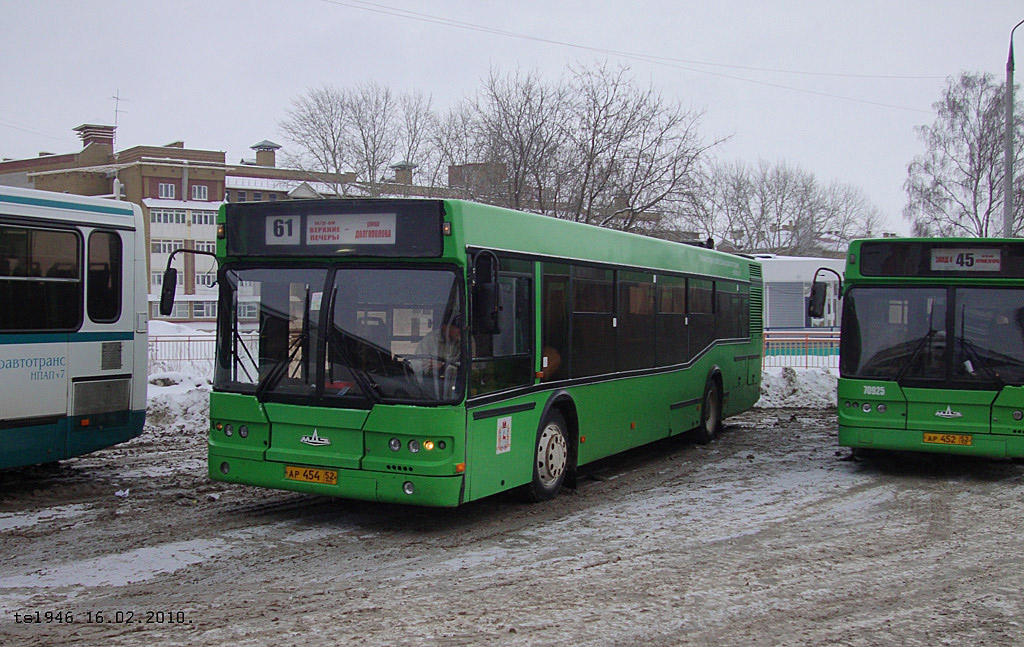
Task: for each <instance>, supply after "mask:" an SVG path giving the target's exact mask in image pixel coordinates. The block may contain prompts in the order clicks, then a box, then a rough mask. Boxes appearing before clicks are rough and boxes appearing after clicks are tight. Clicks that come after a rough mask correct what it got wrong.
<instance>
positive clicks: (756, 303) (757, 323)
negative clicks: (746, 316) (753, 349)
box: [750, 263, 764, 333]
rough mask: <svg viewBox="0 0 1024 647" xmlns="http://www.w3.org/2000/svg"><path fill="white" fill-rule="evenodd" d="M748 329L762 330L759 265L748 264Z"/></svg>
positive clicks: (761, 295)
mask: <svg viewBox="0 0 1024 647" xmlns="http://www.w3.org/2000/svg"><path fill="white" fill-rule="evenodd" d="M750 278H751V284H750V331H751V333H753V332H754V331H757V332H762V331H763V330H764V284H763V283H761V266H760V265H755V264H753V263H751V264H750Z"/></svg>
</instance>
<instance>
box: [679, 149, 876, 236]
mask: <svg viewBox="0 0 1024 647" xmlns="http://www.w3.org/2000/svg"><path fill="white" fill-rule="evenodd" d="M701 191H702V192H703V196H702V197H703V199H702V200H701V201H699V203H700V206H698V207H697V208H695V209H691V211H689V212H688V213H687V214H686V215H685V216H684V217H683V218H682V220H683V222H684V223H686V224H687V225H688V226H690V227H694V229H695V230H696V231H701V232H704V233H707V234H708V235H710V236H711V237H713V238H716V239H725V240H727V241H729V242H730V243H731V244H732V245H735V246H736V247H738V248H740V249H745V250H749V251H761V252H771V253H777V254H790V255H797V256H806V255H817V254H820V253H823V252H825V251H838V250H840V249H843V248H844V247H845V246H846V245H847V244H848V243H849V241H850V240H851V239H852V238H855V237H858V236H864V235H866V234H868V233H870V232H871V231H872V230H877V228H878V227H879V226H880V224H881V212H880V211H879V210H878V208H877V207H875V206H874V205H872V204H871V203H870V201H869V200H868V199H867V197H866V196H865V195H864V192H863V191H861V190H860V189H857V188H855V187H852V186H849V185H846V184H842V183H839V182H833V183H831V184H829V185H827V186H823V185H821V184H820V183H819V182H818V181H817V179H816V178H815V177H814V175H813V174H811V173H808V172H806V171H803V170H801V169H799V168H795V167H792V166H790V165H788V164H785V163H777V164H769V163H767V162H765V161H763V160H762V161H759V162H758V164H757V166H756V167H750V166H747V165H746V164H744V163H742V162H733V163H727V164H717V165H714V166H712V167H711V168H710V169H709V170H708V172H707V174H706V175H705V178H704V181H703V183H702V185H701Z"/></svg>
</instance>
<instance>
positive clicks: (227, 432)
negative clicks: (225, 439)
mask: <svg viewBox="0 0 1024 647" xmlns="http://www.w3.org/2000/svg"><path fill="white" fill-rule="evenodd" d="M233 433H235V428H234V427H233V426H232V425H224V435H225V436H230V435H231V434H233Z"/></svg>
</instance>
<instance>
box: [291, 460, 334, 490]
mask: <svg viewBox="0 0 1024 647" xmlns="http://www.w3.org/2000/svg"><path fill="white" fill-rule="evenodd" d="M284 477H285V478H286V479H288V480H289V481H303V482H305V483H321V484H323V485H337V484H338V472H337V470H320V469H315V468H312V467H293V466H292V465H286V466H285V468H284Z"/></svg>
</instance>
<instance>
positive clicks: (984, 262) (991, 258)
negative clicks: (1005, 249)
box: [931, 247, 1002, 272]
mask: <svg viewBox="0 0 1024 647" xmlns="http://www.w3.org/2000/svg"><path fill="white" fill-rule="evenodd" d="M931 251H932V259H931V260H932V263H931V269H932V271H933V272H998V271H999V270H1000V269H1001V265H1002V263H1001V260H1002V259H1001V255H1000V251H1001V250H1000V249H999V248H993V247H988V248H957V249H948V248H938V247H933V248H932V250H931Z"/></svg>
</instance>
